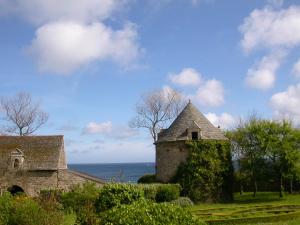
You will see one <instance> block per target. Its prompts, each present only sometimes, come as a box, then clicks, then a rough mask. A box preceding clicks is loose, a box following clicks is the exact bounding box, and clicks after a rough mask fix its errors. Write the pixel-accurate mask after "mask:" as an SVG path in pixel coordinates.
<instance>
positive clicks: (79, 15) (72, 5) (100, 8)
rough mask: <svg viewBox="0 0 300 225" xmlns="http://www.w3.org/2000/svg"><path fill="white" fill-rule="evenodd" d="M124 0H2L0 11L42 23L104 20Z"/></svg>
mask: <svg viewBox="0 0 300 225" xmlns="http://www.w3.org/2000/svg"><path fill="white" fill-rule="evenodd" d="M124 2H125V1H124V0H76V1H74V0H0V13H1V14H8V15H11V14H13V15H16V16H19V17H22V18H24V19H25V20H27V21H28V22H30V23H33V24H35V25H41V24H44V23H49V22H53V21H62V20H71V21H77V22H84V23H89V22H94V21H98V20H104V19H107V18H109V17H110V16H111V14H112V13H113V12H114V11H115V10H118V9H119V8H121V7H122V5H123V3H124Z"/></svg>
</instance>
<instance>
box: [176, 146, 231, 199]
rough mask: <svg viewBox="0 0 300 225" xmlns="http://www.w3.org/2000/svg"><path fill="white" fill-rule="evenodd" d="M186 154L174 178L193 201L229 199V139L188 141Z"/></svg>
mask: <svg viewBox="0 0 300 225" xmlns="http://www.w3.org/2000/svg"><path fill="white" fill-rule="evenodd" d="M186 144H187V146H188V148H189V156H188V158H187V160H186V162H185V163H182V164H181V165H180V166H179V167H178V171H177V173H176V175H175V176H174V178H173V181H174V182H178V183H180V184H181V185H182V188H183V194H184V195H187V196H189V197H190V198H191V199H192V200H193V201H195V202H218V201H231V200H232V199H233V166H232V160H231V145H230V142H229V141H224V140H222V141H220V140H200V141H188V142H187V143H186Z"/></svg>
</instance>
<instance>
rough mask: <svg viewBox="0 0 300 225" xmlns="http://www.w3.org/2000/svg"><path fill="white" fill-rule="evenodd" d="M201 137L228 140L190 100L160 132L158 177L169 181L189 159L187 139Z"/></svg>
mask: <svg viewBox="0 0 300 225" xmlns="http://www.w3.org/2000/svg"><path fill="white" fill-rule="evenodd" d="M201 139H212V140H227V138H226V137H225V136H224V134H223V132H222V131H221V130H220V129H219V128H216V127H214V126H213V125H212V124H211V123H210V122H209V121H208V119H207V118H206V117H205V116H204V115H203V114H202V113H201V112H200V111H199V110H198V109H197V108H196V107H195V106H194V105H193V104H192V103H191V102H189V103H188V104H187V106H186V107H185V108H184V109H183V110H182V112H181V113H180V114H179V115H178V117H177V118H176V119H175V121H174V122H173V123H172V124H171V126H170V127H169V128H168V129H164V130H162V131H161V132H160V133H159V134H158V140H157V142H156V143H155V145H156V178H157V179H158V180H159V181H161V182H169V181H170V179H172V177H173V176H174V175H175V174H176V172H177V168H178V166H179V165H180V164H181V163H184V162H185V161H186V160H187V157H188V154H189V150H188V148H187V146H186V141H188V140H195V141H196V140H201Z"/></svg>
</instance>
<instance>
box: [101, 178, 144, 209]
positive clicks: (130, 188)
mask: <svg viewBox="0 0 300 225" xmlns="http://www.w3.org/2000/svg"><path fill="white" fill-rule="evenodd" d="M142 198H143V190H142V189H141V188H139V187H138V186H136V185H131V184H107V185H105V186H104V187H103V188H102V189H101V192H100V195H99V197H98V199H97V202H96V208H97V212H103V211H105V210H108V209H111V208H113V207H115V206H120V205H123V204H125V205H126V204H132V203H133V202H136V201H138V200H141V199H142Z"/></svg>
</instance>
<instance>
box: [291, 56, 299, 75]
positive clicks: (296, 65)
mask: <svg viewBox="0 0 300 225" xmlns="http://www.w3.org/2000/svg"><path fill="white" fill-rule="evenodd" d="M293 73H294V75H295V77H297V78H300V59H299V60H298V61H297V62H296V63H295V64H294V66H293Z"/></svg>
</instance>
